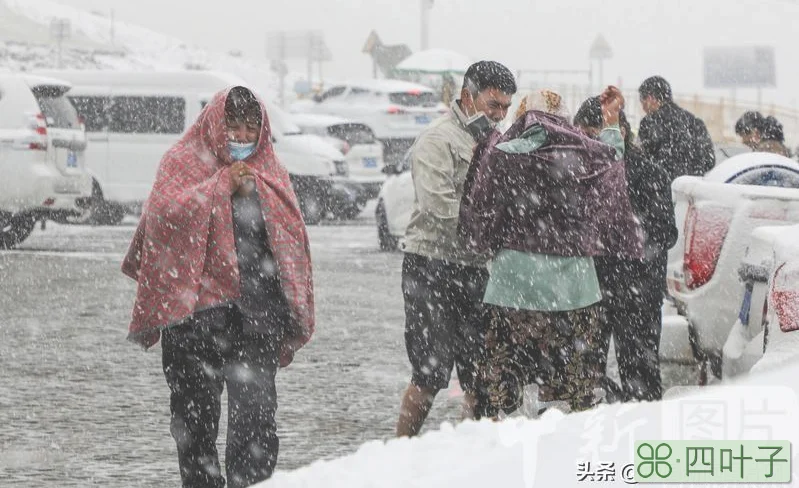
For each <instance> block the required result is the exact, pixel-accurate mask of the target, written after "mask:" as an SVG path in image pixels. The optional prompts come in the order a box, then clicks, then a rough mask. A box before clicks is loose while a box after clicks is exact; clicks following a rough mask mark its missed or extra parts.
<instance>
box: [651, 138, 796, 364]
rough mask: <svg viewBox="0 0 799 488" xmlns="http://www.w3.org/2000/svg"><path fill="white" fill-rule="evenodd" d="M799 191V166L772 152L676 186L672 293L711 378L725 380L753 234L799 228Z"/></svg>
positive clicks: (737, 161) (753, 155) (748, 157)
mask: <svg viewBox="0 0 799 488" xmlns="http://www.w3.org/2000/svg"><path fill="white" fill-rule="evenodd" d="M795 188H799V164H797V162H796V161H793V160H791V159H788V158H785V157H782V156H779V155H775V154H767V153H746V154H741V155H738V156H735V157H732V158H730V159H727V160H725V161H723V162H721V163H720V164H719V165H717V166H716V167H715V168H714V169H713V170H711V171H710V172H708V173H707V174H706V175H705V177H704V178H698V177H691V176H684V177H681V178H678V179H677V180H675V182H674V184H673V185H672V191H673V193H674V201H675V213H676V217H677V222H678V229H679V231H680V237H679V239H678V241H677V244H676V245H675V247H674V248H673V249H672V250H671V251H670V252H669V265H668V275H667V282H668V289H669V294H670V295H671V297H672V298H673V300H674V302H675V304H676V306H677V310H678V312H679V313H680V314H681V315H682V316H683V317H685V318H686V327H685V333H686V334H688V336H689V338H690V342H691V345H692V348H693V353H694V356H695V357H696V359H697V360H699V361H700V362H701V364H702V365H703V372H705V373H706V367H707V366H708V365H709V366H711V370H712V372H713V374H714V375H716V376H718V377H720V376H721V375H722V360H721V357H722V348H723V346H724V343H725V341H726V340H727V337H728V335H729V332H730V329H731V327H732V325H733V324H734V322H735V320H736V316H737V314H738V312H739V311H740V309H739V304H740V303H741V299H742V295H743V290H742V288H741V287H740V286H738V269H739V265H740V263H741V259H742V258H743V256H744V253H745V251H746V249H747V246H748V245H749V242H750V236H751V231H752V229H754V228H755V227H759V226H768V225H790V224H792V223H797V222H799V192H797V191H796V190H795ZM683 223H684V225H683ZM664 330H665V328H664ZM670 335H673V334H672V331H670V333H669V334H664V337H666V336H670ZM703 379H704V374H703Z"/></svg>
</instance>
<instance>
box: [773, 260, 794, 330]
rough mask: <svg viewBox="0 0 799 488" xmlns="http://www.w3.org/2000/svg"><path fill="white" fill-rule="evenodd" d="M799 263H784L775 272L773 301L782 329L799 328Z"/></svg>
mask: <svg viewBox="0 0 799 488" xmlns="http://www.w3.org/2000/svg"><path fill="white" fill-rule="evenodd" d="M797 288H799V265H797V264H796V263H784V264H783V265H782V266H780V267H779V268H777V271H775V272H774V277H773V280H772V285H771V302H772V303H773V304H774V312H775V313H776V314H777V318H778V319H779V321H780V330H782V331H783V332H791V331H794V330H799V290H797Z"/></svg>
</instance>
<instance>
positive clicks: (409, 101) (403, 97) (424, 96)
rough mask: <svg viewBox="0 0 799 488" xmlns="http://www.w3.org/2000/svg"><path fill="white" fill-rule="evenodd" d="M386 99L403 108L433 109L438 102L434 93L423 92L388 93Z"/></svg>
mask: <svg viewBox="0 0 799 488" xmlns="http://www.w3.org/2000/svg"><path fill="white" fill-rule="evenodd" d="M388 98H389V100H391V103H396V104H397V105H402V106H404V107H435V106H436V105H437V104H438V102H439V99H438V96H437V95H436V94H435V93H432V92H424V91H408V92H395V93H390V94H389V95H388Z"/></svg>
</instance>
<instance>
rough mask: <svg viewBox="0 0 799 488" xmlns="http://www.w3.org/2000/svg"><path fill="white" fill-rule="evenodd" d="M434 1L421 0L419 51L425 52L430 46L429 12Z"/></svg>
mask: <svg viewBox="0 0 799 488" xmlns="http://www.w3.org/2000/svg"><path fill="white" fill-rule="evenodd" d="M433 1H434V0H421V6H420V7H421V23H420V26H421V33H422V39H421V43H420V46H419V47H420V50H421V51H425V50H426V49H428V48H429V45H430V10H432V9H433Z"/></svg>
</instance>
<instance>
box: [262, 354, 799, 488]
mask: <svg viewBox="0 0 799 488" xmlns="http://www.w3.org/2000/svg"><path fill="white" fill-rule="evenodd" d="M797 374H799V365H797V363H796V362H793V363H790V364H784V365H783V367H782V368H780V369H775V370H771V371H769V372H767V373H764V374H759V375H750V376H747V377H744V378H742V379H740V380H737V381H735V382H731V383H725V384H721V385H717V386H711V387H704V388H698V387H679V388H674V389H672V390H670V391H669V392H667V395H666V398H667V400H664V401H662V402H653V403H637V404H615V405H603V406H600V407H598V408H596V409H594V410H591V411H588V412H582V413H579V414H573V415H563V414H561V413H560V412H558V411H552V412H547V413H545V414H544V416H543V417H541V418H540V419H537V420H532V419H526V418H513V419H507V420H504V421H502V422H496V423H494V422H490V421H481V422H471V421H468V422H464V423H461V424H459V425H458V426H457V427H453V426H452V425H450V424H443V425H442V426H441V429H440V430H438V431H434V432H430V433H428V434H426V435H423V436H421V437H418V438H415V439H391V440H389V441H386V442H384V441H373V442H369V443H366V444H364V445H363V446H361V448H360V449H359V450H358V451H357V452H356V453H354V454H352V455H349V456H345V457H342V458H339V459H335V460H332V461H319V462H316V463H314V464H312V465H310V466H307V467H305V468H301V469H298V470H296V471H293V472H278V473H276V474H275V475H274V476H273V478H272V479H271V480H269V481H267V482H264V483H262V484H260V485H257V486H259V487H262V488H307V487H317V486H318V487H326V488H339V487H340V488H344V487H346V488H367V487H369V488H372V487H381V488H393V487H397V488H399V487H403V488H407V487H420V488H421V487H435V488H448V487H452V488H485V487H486V486H502V487H525V488H527V487H532V486H536V487H538V486H542V487H549V486H557V487H569V486H573V487H585V486H589V485H591V484H592V483H591V481H592V480H593V481H595V482H601V485H602V486H629V484H631V482H632V479H631V478H632V476H633V475H634V473H633V471H632V468H631V467H630V464H631V463H632V461H633V452H634V445H635V444H634V443H635V441H636V440H638V441H643V440H700V439H716V440H722V439H724V440H739V439H750V440H765V439H775V440H789V441H791V442H799V416H796V415H795V412H796V411H797V409H799V385H797V383H796V382H795V378H796V375H797ZM708 409H711V416H710V417H707V415H708V413H707V411H708ZM702 412H704V415H705V417H704V420H701V418H702V417H701V416H700V415H702ZM714 412H715V413H714ZM753 413H754V414H759V415H753ZM697 419H700V420H701V421H698V420H697ZM793 456H794V458H793V470H794V474H793V476H794V477H795V476H796V475H797V472H799V471H797V469H796V466H797V463H798V462H799V457H798V456H799V455H797V453H796V452H795V450H794V452H793ZM580 463H588V464H583V467H582V468H581V467H580ZM611 463H612V465H611ZM603 465H604V466H605V467H606V468H607V470H606V472H612V473H613V476H611V477H610V478H607V477H606V478H604V480H605V481H603V480H598V479H597V477H596V475H595V474H592V475H591V476H589V477H587V478H586V479H585V480H583V481H580V476H578V474H579V473H581V472H582V473H583V475H586V473H591V472H596V471H597V468H599V467H600V466H603ZM611 466H612V469H611ZM763 486H784V485H763Z"/></svg>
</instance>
